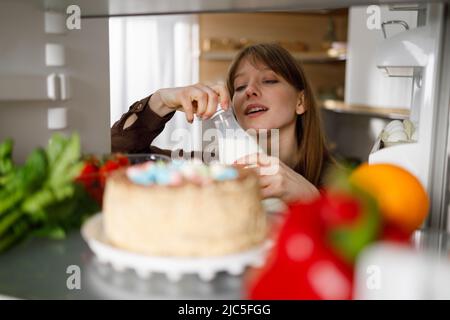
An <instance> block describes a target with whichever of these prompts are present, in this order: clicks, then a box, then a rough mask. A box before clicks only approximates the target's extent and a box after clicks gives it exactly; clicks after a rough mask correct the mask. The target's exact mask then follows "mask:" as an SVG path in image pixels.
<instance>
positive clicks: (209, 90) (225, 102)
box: [149, 83, 230, 123]
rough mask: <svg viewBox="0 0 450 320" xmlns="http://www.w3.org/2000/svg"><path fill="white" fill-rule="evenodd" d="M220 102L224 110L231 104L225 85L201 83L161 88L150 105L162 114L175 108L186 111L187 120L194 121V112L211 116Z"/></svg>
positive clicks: (203, 117) (203, 116)
mask: <svg viewBox="0 0 450 320" xmlns="http://www.w3.org/2000/svg"><path fill="white" fill-rule="evenodd" d="M219 102H220V104H221V106H222V108H223V109H224V110H227V109H228V108H229V106H230V96H229V94H228V90H227V88H226V86H225V85H222V84H218V85H215V86H211V87H209V86H206V85H203V84H200V83H199V84H195V85H192V86H187V87H178V88H167V89H159V90H158V91H156V92H155V93H154V94H153V95H152V97H151V99H150V102H149V105H150V108H151V109H152V110H153V111H154V112H156V113H157V114H158V115H160V116H165V115H166V114H168V113H170V112H172V111H174V110H180V111H184V112H185V113H186V119H187V121H189V122H190V123H192V121H193V120H194V114H197V116H199V117H201V118H202V119H208V118H210V117H211V116H212V115H213V114H214V113H215V112H216V110H217V105H218V103H219Z"/></svg>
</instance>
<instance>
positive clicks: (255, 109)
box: [244, 106, 269, 116]
mask: <svg viewBox="0 0 450 320" xmlns="http://www.w3.org/2000/svg"><path fill="white" fill-rule="evenodd" d="M267 110H269V109H268V108H266V107H264V106H251V107H247V108H246V109H245V112H244V114H245V115H246V116H248V115H257V114H261V113H263V112H266V111H267Z"/></svg>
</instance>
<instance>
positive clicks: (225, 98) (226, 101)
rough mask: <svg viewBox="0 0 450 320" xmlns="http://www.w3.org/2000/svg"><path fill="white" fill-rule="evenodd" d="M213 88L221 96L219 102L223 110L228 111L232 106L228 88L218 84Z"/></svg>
mask: <svg viewBox="0 0 450 320" xmlns="http://www.w3.org/2000/svg"><path fill="white" fill-rule="evenodd" d="M211 88H212V89H213V90H214V91H215V92H216V93H217V94H218V95H219V101H220V105H221V106H222V109H224V110H228V108H229V107H230V104H231V98H230V94H229V93H228V89H227V87H226V86H225V85H223V84H217V85H214V86H212V87H211Z"/></svg>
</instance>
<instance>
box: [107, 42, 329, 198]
mask: <svg viewBox="0 0 450 320" xmlns="http://www.w3.org/2000/svg"><path fill="white" fill-rule="evenodd" d="M219 102H220V103H221V105H222V107H223V108H224V109H228V108H231V107H232V108H233V112H234V114H235V116H236V119H237V120H238V122H239V124H240V125H241V127H242V128H243V129H245V130H247V129H256V130H258V129H279V159H278V158H274V157H270V156H263V157H262V156H257V155H249V156H247V157H244V158H242V159H240V160H239V161H238V162H239V163H245V164H256V165H258V166H273V165H277V166H278V170H277V173H276V174H271V175H262V174H261V175H260V182H261V188H262V195H263V197H264V198H272V197H277V198H280V199H282V200H284V201H285V202H290V201H294V200H298V199H311V198H314V197H316V196H317V195H318V189H317V188H319V187H320V186H321V184H322V182H323V180H322V179H323V175H324V171H325V170H326V168H327V167H328V166H329V165H331V164H332V163H333V161H332V159H331V157H330V156H329V152H328V149H327V147H326V144H325V138H324V133H323V129H322V125H321V119H320V111H319V109H318V107H317V105H316V103H315V100H314V97H313V94H312V90H311V87H310V85H309V84H308V81H307V80H306V78H305V75H304V72H303V70H302V68H301V66H300V65H299V64H298V63H297V62H296V60H295V59H294V58H293V57H292V56H291V55H290V54H289V52H288V51H286V50H285V49H283V48H282V47H280V46H278V45H276V44H257V45H253V46H250V47H246V48H244V49H243V50H241V51H240V52H239V53H238V54H237V56H236V57H235V59H234V60H233V62H232V63H231V66H230V69H229V72H228V76H227V85H226V86H224V85H215V86H206V85H203V84H195V85H192V86H187V87H179V88H167V89H160V90H158V91H156V92H155V93H154V94H152V95H151V96H150V97H147V98H145V99H143V100H140V101H137V102H136V103H134V104H133V105H132V106H131V107H130V110H129V111H128V112H127V113H125V114H124V115H123V116H122V117H121V119H120V120H119V121H117V122H116V123H115V124H114V125H113V127H112V130H111V133H112V151H113V152H126V153H140V152H159V153H166V154H168V153H169V154H170V151H168V150H160V149H158V148H155V147H153V146H150V144H151V142H152V141H153V139H154V138H155V137H156V136H157V135H158V134H159V133H160V132H161V131H162V130H163V129H164V124H165V123H166V122H167V121H168V120H170V118H171V117H172V116H173V114H174V112H175V111H176V110H180V111H184V112H185V114H186V119H187V120H188V121H189V122H192V121H193V118H194V114H197V115H198V116H200V117H202V119H208V118H210V117H211V116H212V115H213V114H214V112H215V111H216V109H217V104H218V103H219ZM261 172H262V170H261Z"/></svg>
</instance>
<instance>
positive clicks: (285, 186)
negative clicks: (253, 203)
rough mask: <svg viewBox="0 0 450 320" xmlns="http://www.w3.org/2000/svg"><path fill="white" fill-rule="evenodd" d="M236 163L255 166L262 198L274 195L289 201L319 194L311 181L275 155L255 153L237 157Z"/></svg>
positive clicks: (306, 198) (314, 196) (305, 198)
mask: <svg viewBox="0 0 450 320" xmlns="http://www.w3.org/2000/svg"><path fill="white" fill-rule="evenodd" d="M236 163H237V164H244V165H249V166H255V167H257V171H258V173H259V178H260V179H259V181H260V184H261V192H262V196H263V198H264V199H266V198H272V197H276V198H280V199H281V200H283V201H284V202H286V203H289V202H292V201H297V200H306V201H308V200H312V199H314V198H316V197H317V196H319V191H318V190H317V188H316V187H315V186H314V185H313V184H312V183H311V182H309V181H308V180H306V179H305V178H304V177H303V176H302V175H300V174H298V173H297V172H295V171H294V170H292V169H291V168H290V167H288V166H287V165H285V164H284V163H283V162H282V161H280V160H279V159H278V158H276V157H270V156H267V155H264V154H261V153H255V154H251V155H248V156H245V157H243V158H240V159H238V160H237V161H236Z"/></svg>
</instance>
